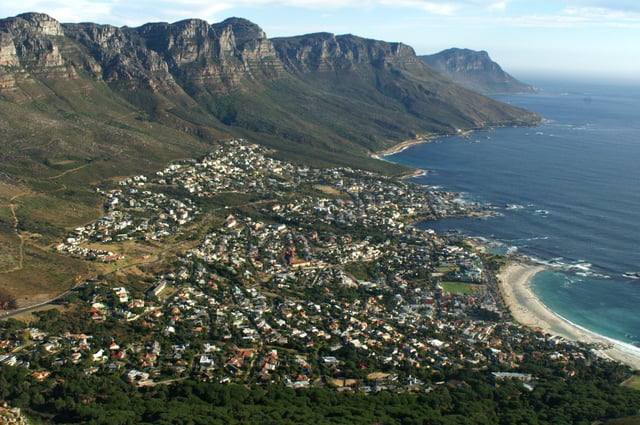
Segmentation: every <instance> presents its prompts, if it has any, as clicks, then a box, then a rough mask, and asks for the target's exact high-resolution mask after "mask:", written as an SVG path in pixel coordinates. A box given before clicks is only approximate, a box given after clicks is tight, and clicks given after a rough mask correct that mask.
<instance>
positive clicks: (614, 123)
mask: <svg viewBox="0 0 640 425" xmlns="http://www.w3.org/2000/svg"><path fill="white" fill-rule="evenodd" d="M538 86H539V87H540V88H541V92H540V93H537V94H531V95H504V96H496V98H497V99H498V100H501V101H504V102H508V103H511V104H513V105H517V106H521V107H524V108H527V109H530V110H533V111H535V112H537V113H539V114H540V115H542V116H543V117H544V118H545V120H546V121H545V122H544V123H543V124H541V125H540V126H538V127H535V128H504V129H496V130H493V131H489V132H476V133H473V134H471V135H469V136H468V137H446V138H441V139H438V140H436V141H434V142H433V143H425V144H420V145H414V146H411V147H409V148H408V149H406V150H404V151H402V152H399V153H397V154H394V155H391V156H388V157H387V159H388V160H390V161H394V162H398V163H402V164H405V165H409V166H412V167H415V168H418V169H422V170H424V171H425V175H423V176H419V177H417V178H414V179H413V181H415V182H416V183H419V184H422V185H425V186H426V187H434V186H435V187H437V188H441V189H442V190H446V191H455V192H459V193H460V194H461V196H462V198H463V199H465V200H466V201H467V202H480V203H483V204H486V205H489V206H491V208H493V209H494V212H495V213H496V216H495V217H490V218H486V219H475V218H462V219H443V220H438V221H431V222H423V223H420V224H419V226H420V227H422V228H431V229H434V230H436V231H438V232H440V233H446V232H448V231H450V230H456V231H459V232H461V233H462V234H464V235H467V236H474V237H481V238H485V239H487V240H488V241H490V242H492V243H493V244H494V246H495V249H496V251H499V252H518V253H519V254H523V255H526V256H529V257H531V258H533V259H535V260H536V261H539V262H543V263H545V264H548V265H550V266H552V268H551V271H546V272H543V273H540V274H538V275H537V276H536V277H535V278H534V280H533V282H532V286H533V289H534V292H535V293H536V294H537V295H538V297H540V299H541V300H542V302H543V303H544V304H546V305H547V306H548V307H550V308H551V309H552V310H554V311H555V312H556V313H558V314H559V315H561V316H562V317H564V318H565V319H567V320H569V321H571V322H573V323H575V324H578V325H581V326H583V327H585V328H587V329H589V330H592V331H594V332H596V333H598V334H601V335H604V336H607V337H610V338H613V339H616V340H618V341H621V342H625V343H628V344H633V345H635V346H638V347H640V279H633V278H631V277H629V273H635V272H640V84H639V85H638V86H635V87H634V86H621V85H608V86H604V85H590V84H586V83H576V82H571V83H563V82H538ZM625 274H627V276H626V277H625ZM639 276H640V274H639Z"/></svg>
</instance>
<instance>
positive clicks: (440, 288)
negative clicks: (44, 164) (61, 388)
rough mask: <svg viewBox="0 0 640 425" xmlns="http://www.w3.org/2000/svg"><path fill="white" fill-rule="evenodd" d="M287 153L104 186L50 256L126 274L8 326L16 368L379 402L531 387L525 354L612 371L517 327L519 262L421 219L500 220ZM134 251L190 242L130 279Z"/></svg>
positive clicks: (242, 154) (431, 194) (211, 158)
mask: <svg viewBox="0 0 640 425" xmlns="http://www.w3.org/2000/svg"><path fill="white" fill-rule="evenodd" d="M272 154H273V152H272V151H270V150H268V149H266V148H264V147H261V146H259V145H256V144H250V143H248V142H246V141H244V140H231V141H228V142H225V143H224V144H223V145H222V146H221V147H220V148H219V149H218V150H217V151H215V152H214V153H211V154H210V155H207V156H205V157H204V158H201V159H198V160H189V161H182V162H179V163H175V164H171V165H169V166H167V167H166V168H165V169H163V170H161V171H158V172H156V173H155V175H150V176H134V177H129V178H126V179H124V180H122V181H120V182H118V183H117V184H114V185H112V186H111V187H100V188H97V191H98V192H99V193H100V194H101V195H102V196H103V197H104V217H102V218H100V219H99V220H97V221H95V222H93V223H90V224H87V225H85V226H82V227H78V228H76V229H74V230H73V231H71V232H70V233H69V235H68V236H67V237H66V239H65V240H64V241H61V242H60V243H58V244H55V245H54V246H52V249H53V250H55V251H57V252H62V253H66V254H67V255H70V256H73V257H78V258H82V259H84V260H86V261H96V262H101V263H105V266H113V267H115V269H114V270H115V271H114V272H112V273H111V274H107V273H105V274H104V275H99V276H96V277H95V278H93V279H89V280H86V281H84V282H82V283H81V284H79V285H78V287H77V288H76V289H75V290H74V291H71V292H70V293H69V294H68V295H67V296H66V298H65V300H63V301H61V304H62V307H63V308H60V309H53V310H45V311H43V312H40V313H35V315H36V316H37V317H39V318H40V320H39V321H35V322H33V323H30V324H28V325H27V324H22V323H21V322H16V321H5V322H3V325H2V326H3V328H2V332H1V333H0V335H2V340H0V350H1V351H0V364H3V365H10V366H16V367H21V368H25V369H26V370H28V372H29V376H30V379H33V380H35V381H39V382H42V381H46V380H53V379H55V377H56V373H57V372H56V371H58V370H60V369H61V368H63V367H67V366H69V365H74V366H75V367H77V368H79V369H81V370H82V371H83V373H84V374H85V375H87V376H93V375H117V376H120V377H121V378H122V379H123V380H125V381H127V382H129V383H130V384H131V385H133V386H154V385H158V384H162V383H169V382H174V381H176V380H185V379H196V380H202V381H213V382H219V383H225V382H236V383H242V384H249V385H262V384H281V385H284V386H288V387H292V388H305V387H319V386H321V387H328V388H331V389H334V390H336V391H353V392H363V393H371V392H380V391H393V392H406V391H417V392H430V391H434V390H437V388H438V386H439V385H442V384H444V382H445V380H446V379H447V377H448V376H449V375H448V373H449V372H448V371H452V370H457V369H462V368H468V369H470V370H473V371H474V373H478V374H483V375H485V376H486V378H487V381H490V382H494V383H497V382H499V381H500V380H502V379H516V380H520V381H522V383H523V385H525V386H526V387H527V388H530V389H533V388H534V387H535V386H536V382H537V379H538V377H537V376H535V375H534V374H531V373H527V372H523V371H522V370H521V367H520V365H521V364H522V363H523V362H524V361H531V359H536V358H538V359H544V360H545V361H548V362H555V363H556V364H558V365H561V368H562V370H563V371H564V373H565V374H566V376H567V377H570V376H571V375H572V374H574V373H575V371H574V369H575V367H576V365H584V364H590V363H593V362H599V361H604V360H602V359H600V358H598V357H597V356H596V354H595V351H594V347H590V346H586V345H583V344H578V343H575V342H570V341H566V340H563V339H562V338H558V337H552V336H550V335H545V334H543V333H541V332H534V331H531V330H528V329H525V328H523V327H521V326H520V325H518V324H516V323H515V322H513V321H512V320H510V318H509V314H508V311H506V309H505V307H504V306H503V304H502V301H501V298H500V294H499V293H498V292H497V291H498V289H497V285H496V282H495V279H496V277H495V273H496V271H497V270H498V268H499V266H500V265H501V264H502V263H503V262H504V261H505V260H504V259H503V258H501V257H497V256H494V255H491V254H488V253H487V252H485V251H484V250H483V249H482V247H479V246H477V245H476V244H473V243H471V242H469V241H466V240H463V239H461V238H460V237H456V236H455V235H454V236H443V235H438V234H436V233H435V232H433V231H430V230H428V229H425V230H421V229H420V228H419V227H418V226H414V225H412V224H413V223H416V222H418V221H423V220H426V219H436V218H439V217H443V216H456V215H460V216H462V215H482V214H484V213H490V211H488V212H487V211H483V210H482V208H481V207H480V206H477V205H469V204H468V203H465V202H462V201H461V200H460V199H459V197H458V196H456V194H454V193H446V192H436V191H430V190H426V189H425V188H423V187H421V186H419V185H415V184H413V183H410V182H408V181H405V180H398V179H391V178H387V177H384V176H381V175H377V174H374V173H371V172H366V171H359V170H353V169H349V168H333V169H314V168H310V167H308V166H301V165H295V164H292V163H288V162H285V161H282V160H278V159H276V158H275V156H273V155H272ZM125 244H137V245H141V246H150V247H155V248H159V247H162V246H163V244H166V245H170V246H177V247H178V248H181V249H178V250H177V254H175V255H174V256H171V257H169V258H167V259H166V260H165V261H164V262H163V263H162V265H161V266H159V267H155V268H152V269H151V270H152V272H148V271H146V272H141V273H140V274H139V276H138V275H135V274H126V273H120V274H118V273H116V271H117V270H119V269H123V268H124V267H129V268H133V267H135V266H136V263H131V262H130V261H132V259H131V258H128V256H127V255H126V254H125V252H124V251H123V249H122V247H123V246H124V245H125ZM147 262H149V263H151V261H147ZM143 263H145V262H144V261H140V264H139V266H138V267H139V268H140V269H141V270H143V271H144V264H143ZM105 270H106V269H105ZM137 276H138V277H137Z"/></svg>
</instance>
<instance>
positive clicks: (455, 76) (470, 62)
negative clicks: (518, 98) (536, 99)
mask: <svg viewBox="0 0 640 425" xmlns="http://www.w3.org/2000/svg"><path fill="white" fill-rule="evenodd" d="M419 58H420V59H422V60H423V61H424V62H426V63H427V64H429V65H430V66H431V67H433V68H434V69H435V70H436V71H438V72H440V73H442V74H443V75H445V76H447V77H448V78H450V79H452V80H453V81H455V82H456V83H458V84H460V85H461V86H464V87H466V88H468V89H471V90H475V91H477V92H479V93H484V94H498V93H533V92H535V88H534V87H533V86H530V85H528V84H525V83H522V82H520V81H518V80H516V79H515V78H513V77H512V76H511V75H509V74H507V73H506V72H504V71H503V70H502V68H501V67H500V65H498V64H497V63H496V62H494V61H492V60H491V58H490V57H489V54H488V53H487V52H485V51H475V50H469V49H456V48H453V49H447V50H443V51H442V52H440V53H436V54H434V55H425V56H419Z"/></svg>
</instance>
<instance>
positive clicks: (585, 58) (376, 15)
mask: <svg viewBox="0 0 640 425" xmlns="http://www.w3.org/2000/svg"><path fill="white" fill-rule="evenodd" d="M23 12H43V13H47V14H49V15H51V16H52V17H53V18H55V19H57V20H59V21H61V22H96V23H100V24H112V25H116V26H123V25H128V26H138V25H141V24H144V23H146V22H158V21H165V22H175V21H178V20H181V19H185V18H200V19H203V20H206V21H207V22H209V23H215V22H220V21H222V20H224V19H226V18H228V17H231V16H238V17H243V18H247V19H249V20H251V21H253V22H255V23H256V24H258V25H259V26H260V27H262V29H263V30H264V31H265V32H266V33H267V35H268V36H269V37H279V36H290V35H299V34H306V33H311V32H318V31H326V32H332V33H335V34H345V33H351V34H355V35H359V36H362V37H367V38H375V39H379V40H385V41H399V42H403V43H405V44H408V45H410V46H412V47H413V48H414V49H415V50H416V53H417V54H430V53H436V52H438V51H440V50H443V49H447V48H450V47H464V48H469V49H474V50H486V51H488V52H489V54H490V56H491V57H492V58H493V59H494V60H495V61H497V62H498V63H500V65H502V67H503V68H504V69H505V70H506V71H507V72H510V73H511V74H513V75H515V76H516V77H522V78H524V77H529V76H539V75H545V74H575V75H582V76H591V75H599V76H601V77H603V78H609V79H620V78H633V79H636V80H640V2H639V1H638V0H558V1H552V0H442V1H438V0H357V1H356V0H219V1H216V0H153V1H151V0H66V1H64V2H51V1H46V0H22V1H19V2H18V1H11V2H9V1H3V2H2V5H0V17H9V16H15V15H17V14H19V13H23Z"/></svg>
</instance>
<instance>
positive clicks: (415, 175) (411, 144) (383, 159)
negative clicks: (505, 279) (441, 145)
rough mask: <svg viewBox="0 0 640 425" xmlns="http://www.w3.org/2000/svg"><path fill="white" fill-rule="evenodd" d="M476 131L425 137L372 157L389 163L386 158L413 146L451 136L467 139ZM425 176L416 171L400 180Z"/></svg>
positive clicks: (374, 153)
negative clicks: (466, 137)
mask: <svg viewBox="0 0 640 425" xmlns="http://www.w3.org/2000/svg"><path fill="white" fill-rule="evenodd" d="M474 131H476V130H464V131H460V132H459V133H458V134H433V135H431V136H424V137H419V138H417V139H412V140H405V141H404V142H400V143H398V144H396V145H394V146H392V147H390V148H388V149H384V150H381V151H378V152H373V153H371V154H370V157H371V158H373V159H377V160H379V161H388V160H387V159H385V157H386V156H389V155H393V154H396V153H400V152H402V151H404V150H405V149H407V148H409V147H411V146H414V145H421V144H423V143H433V142H435V139H437V138H440V137H451V136H460V137H465V136H468V135H469V134H471V133H473V132H474ZM388 162H393V161H388ZM424 174H425V171H424V170H420V169H416V170H415V171H409V172H407V173H405V174H403V175H402V176H400V178H401V179H409V178H411V177H418V176H421V175H424Z"/></svg>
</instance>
